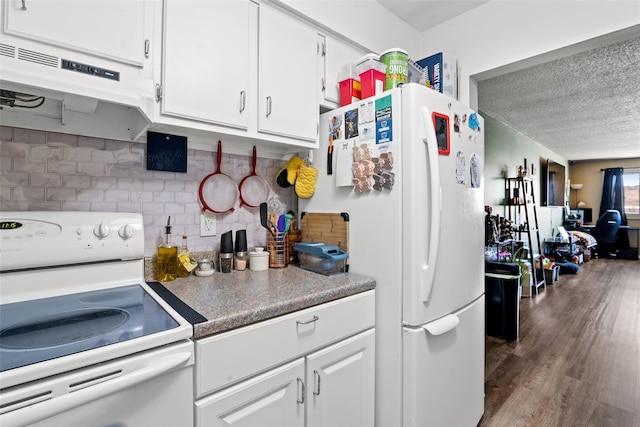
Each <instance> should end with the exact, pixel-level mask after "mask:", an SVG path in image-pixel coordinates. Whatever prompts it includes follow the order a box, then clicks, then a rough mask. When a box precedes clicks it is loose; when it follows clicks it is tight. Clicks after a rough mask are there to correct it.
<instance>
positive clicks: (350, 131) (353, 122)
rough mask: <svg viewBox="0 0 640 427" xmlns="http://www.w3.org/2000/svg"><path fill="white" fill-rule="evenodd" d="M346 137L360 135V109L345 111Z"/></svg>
mask: <svg viewBox="0 0 640 427" xmlns="http://www.w3.org/2000/svg"><path fill="white" fill-rule="evenodd" d="M344 124H345V129H344V137H345V139H351V138H355V137H356V136H358V109H357V108H356V109H354V110H348V111H347V112H346V113H344Z"/></svg>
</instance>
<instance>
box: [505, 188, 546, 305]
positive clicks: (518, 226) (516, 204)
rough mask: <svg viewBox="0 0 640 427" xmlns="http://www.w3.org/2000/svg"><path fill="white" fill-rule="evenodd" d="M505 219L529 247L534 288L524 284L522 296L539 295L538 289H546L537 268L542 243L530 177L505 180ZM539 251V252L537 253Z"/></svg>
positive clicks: (528, 257) (540, 272)
mask: <svg viewBox="0 0 640 427" xmlns="http://www.w3.org/2000/svg"><path fill="white" fill-rule="evenodd" d="M504 185H505V197H506V203H505V218H507V219H509V220H510V221H512V223H513V224H514V226H515V229H514V233H515V235H516V236H517V240H524V241H526V242H527V243H528V245H529V250H528V254H527V255H528V256H527V259H528V261H529V262H530V263H531V275H532V278H533V280H532V282H533V284H532V286H526V285H525V284H524V283H523V284H522V295H523V296H531V295H532V294H533V292H535V293H536V294H537V293H538V288H540V287H541V286H542V287H546V283H545V277H544V271H542V270H538V269H536V268H535V265H536V263H535V261H536V258H538V257H539V256H540V254H542V243H541V241H540V231H539V228H538V207H537V205H536V196H535V193H534V191H533V180H532V179H531V178H528V177H517V178H505V180H504ZM535 249H537V252H535Z"/></svg>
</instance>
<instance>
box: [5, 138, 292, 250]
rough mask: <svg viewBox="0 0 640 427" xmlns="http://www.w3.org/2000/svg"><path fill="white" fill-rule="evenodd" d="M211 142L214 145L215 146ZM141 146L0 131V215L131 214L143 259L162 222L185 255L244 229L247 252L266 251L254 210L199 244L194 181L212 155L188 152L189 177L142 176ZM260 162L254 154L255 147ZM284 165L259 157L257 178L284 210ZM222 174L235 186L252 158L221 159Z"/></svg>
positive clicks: (236, 215)
mask: <svg viewBox="0 0 640 427" xmlns="http://www.w3.org/2000/svg"><path fill="white" fill-rule="evenodd" d="M216 142H217V141H216ZM145 148H146V144H143V143H134V142H126V141H114V140H108V139H100V138H90V137H84V136H79V135H68V134H62V133H53V132H42V131H36V130H28V129H21V128H12V127H6V126H2V127H0V210H3V211H38V210H40V211H98V212H107V211H113V212H136V213H141V214H142V215H143V218H144V227H145V256H146V257H151V256H155V254H156V247H157V245H158V244H159V243H160V242H161V241H162V239H163V233H164V226H165V225H166V223H167V217H168V216H169V215H170V216H171V223H172V224H173V230H172V232H173V239H172V240H173V241H174V243H176V244H177V245H178V246H179V245H180V243H181V240H182V238H181V236H182V235H187V236H188V243H189V249H190V250H191V251H193V252H206V251H211V250H215V251H217V250H218V249H219V247H220V235H221V234H222V233H224V232H226V231H229V230H233V231H234V235H235V230H240V229H246V230H247V243H248V245H249V246H250V247H253V246H264V245H266V238H267V234H266V233H267V231H266V230H265V229H264V228H263V227H262V226H261V225H260V214H259V209H258V208H250V207H246V206H243V207H238V203H236V205H235V210H234V212H230V213H226V214H218V215H216V235H215V236H209V237H200V212H201V210H202V205H201V204H200V201H199V197H198V189H199V187H200V182H201V181H202V180H203V179H204V178H205V177H206V176H207V175H209V174H211V173H213V172H215V170H216V169H217V166H216V153H214V152H210V151H202V150H192V149H189V150H188V151H187V172H186V173H175V172H161V171H148V170H147V168H146V151H145ZM258 156H260V148H259V147H258ZM285 163H286V160H272V159H264V158H258V162H257V166H256V173H257V174H258V175H259V176H261V177H263V178H265V179H266V181H267V182H268V183H269V185H270V187H271V191H270V194H269V201H270V204H271V205H278V206H280V208H281V209H285V211H286V210H289V209H291V208H292V206H293V204H294V199H295V196H294V193H293V190H292V188H281V187H279V186H278V185H277V184H276V182H275V176H276V173H277V172H278V171H279V170H280V169H281V168H282V167H283V166H284V165H285ZM221 170H222V172H223V173H225V174H227V175H229V176H230V177H231V178H232V179H233V180H234V181H235V182H236V183H238V184H239V183H240V181H242V179H243V178H244V177H245V176H247V175H249V173H251V156H250V155H247V156H238V155H233V154H224V141H223V155H222V165H221Z"/></svg>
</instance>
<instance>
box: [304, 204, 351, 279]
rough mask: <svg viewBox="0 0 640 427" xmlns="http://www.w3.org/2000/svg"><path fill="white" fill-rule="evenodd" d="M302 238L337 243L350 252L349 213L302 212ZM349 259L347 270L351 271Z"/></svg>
mask: <svg viewBox="0 0 640 427" xmlns="http://www.w3.org/2000/svg"><path fill="white" fill-rule="evenodd" d="M300 218H301V219H300V239H301V241H303V242H319V243H326V244H327V245H335V246H337V247H339V248H340V249H341V250H343V251H345V252H347V253H349V214H348V213H346V212H340V213H315V212H302V214H301V215H300ZM348 265H349V260H348V259H347V271H349V266H348Z"/></svg>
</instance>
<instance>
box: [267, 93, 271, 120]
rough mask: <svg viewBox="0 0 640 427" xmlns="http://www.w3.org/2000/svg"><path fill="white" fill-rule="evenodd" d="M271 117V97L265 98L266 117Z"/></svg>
mask: <svg viewBox="0 0 640 427" xmlns="http://www.w3.org/2000/svg"><path fill="white" fill-rule="evenodd" d="M270 115H271V97H270V96H267V117H269V116H270Z"/></svg>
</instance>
